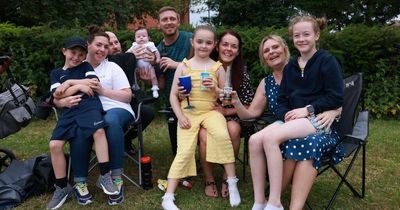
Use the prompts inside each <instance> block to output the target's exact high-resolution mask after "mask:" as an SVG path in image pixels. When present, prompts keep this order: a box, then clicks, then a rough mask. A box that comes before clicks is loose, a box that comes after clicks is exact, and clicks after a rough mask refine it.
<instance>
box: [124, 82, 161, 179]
mask: <svg viewBox="0 0 400 210" xmlns="http://www.w3.org/2000/svg"><path fill="white" fill-rule="evenodd" d="M132 93H133V95H134V98H135V101H136V103H137V106H136V107H137V109H136V110H134V111H135V113H136V116H135V120H134V121H133V122H132V123H131V124H130V125H129V127H128V128H127V129H126V131H125V134H127V133H128V132H129V131H130V130H132V129H134V132H137V140H138V143H137V144H138V145H137V152H136V154H130V153H128V152H126V151H125V156H126V157H127V158H128V159H130V160H132V161H133V162H134V163H135V164H137V167H138V170H137V171H138V181H134V180H133V178H131V177H129V176H127V175H126V174H125V173H124V174H122V176H123V177H124V178H125V179H127V180H128V181H129V182H131V183H132V184H134V185H136V186H138V187H142V186H143V177H142V173H141V172H142V163H141V161H140V158H141V157H142V156H143V154H144V144H143V130H142V128H143V127H142V121H141V119H142V118H141V115H140V113H141V112H140V110H141V108H142V105H144V104H151V103H154V102H156V101H157V99H156V98H153V97H148V96H147V95H146V94H145V92H144V91H142V90H141V89H140V88H138V86H132ZM126 140H128V139H126ZM130 141H131V142H130V143H132V144H133V142H132V139H130ZM135 156H136V157H135Z"/></svg>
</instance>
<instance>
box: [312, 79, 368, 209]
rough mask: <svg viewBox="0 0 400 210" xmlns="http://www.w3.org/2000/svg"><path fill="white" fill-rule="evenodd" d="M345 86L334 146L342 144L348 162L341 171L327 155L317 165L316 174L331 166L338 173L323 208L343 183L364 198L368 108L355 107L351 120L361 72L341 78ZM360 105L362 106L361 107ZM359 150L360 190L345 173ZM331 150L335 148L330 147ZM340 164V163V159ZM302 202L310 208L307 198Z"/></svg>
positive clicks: (361, 81) (360, 80)
mask: <svg viewBox="0 0 400 210" xmlns="http://www.w3.org/2000/svg"><path fill="white" fill-rule="evenodd" d="M344 82H345V90H344V103H343V110H342V115H341V118H340V121H339V129H338V133H339V135H340V141H339V142H338V143H337V145H336V146H339V144H342V145H343V146H344V149H345V158H351V160H350V163H348V165H347V166H346V169H345V172H344V173H343V174H342V173H341V172H340V171H339V170H338V169H337V168H336V166H335V165H333V161H332V160H330V158H329V157H328V156H326V157H324V161H323V162H324V165H323V167H321V168H320V170H319V172H318V176H319V175H321V174H322V173H324V172H325V171H327V170H328V169H332V170H333V171H334V172H335V173H336V174H337V175H338V176H339V177H340V182H339V184H338V186H337V187H336V190H335V192H334V194H333V196H332V198H331V199H330V201H329V203H328V206H327V207H326V209H331V207H332V205H333V203H334V201H335V200H336V197H337V195H338V193H339V190H340V189H341V187H342V185H343V184H346V186H348V187H349V189H350V190H351V191H352V192H353V194H354V195H355V196H357V197H359V198H364V196H365V167H366V163H365V162H366V151H365V146H366V144H367V137H368V129H369V128H368V123H369V116H368V111H363V110H361V111H359V112H358V114H357V119H356V120H355V117H356V113H357V107H358V104H359V102H360V99H361V98H362V97H361V96H362V89H363V77H362V74H361V73H357V74H355V75H352V76H350V77H348V78H346V79H345V80H344ZM363 108H364V107H362V109H363ZM360 150H361V151H362V165H361V192H359V191H357V190H356V189H355V187H354V186H353V185H351V184H350V182H349V180H347V177H348V175H349V173H350V171H351V169H352V168H353V165H354V162H355V160H356V159H357V157H358V154H359V152H360ZM331 151H332V152H334V151H335V149H332V150H331ZM342 164H344V163H342ZM306 205H307V206H308V208H309V209H312V208H311V206H310V204H309V203H308V202H307V203H306Z"/></svg>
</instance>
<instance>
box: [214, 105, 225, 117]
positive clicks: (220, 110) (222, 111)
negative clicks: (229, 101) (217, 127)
mask: <svg viewBox="0 0 400 210" xmlns="http://www.w3.org/2000/svg"><path fill="white" fill-rule="evenodd" d="M213 109H214V110H215V111H218V112H220V113H221V114H222V115H224V116H225V115H226V114H227V113H226V109H225V108H224V107H222V105H221V104H219V103H214V107H213Z"/></svg>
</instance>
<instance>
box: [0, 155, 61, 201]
mask: <svg viewBox="0 0 400 210" xmlns="http://www.w3.org/2000/svg"><path fill="white" fill-rule="evenodd" d="M54 180H55V177H54V172H53V167H52V165H51V160H50V156H48V155H39V156H37V157H33V158H30V159H27V160H13V161H12V162H11V163H10V165H9V166H8V167H7V168H6V170H5V171H4V172H3V173H0V209H9V208H13V207H15V206H18V205H20V204H21V203H22V202H24V201H25V200H26V199H27V198H29V197H30V196H34V195H41V194H43V193H45V192H49V191H51V190H54V187H53V185H54Z"/></svg>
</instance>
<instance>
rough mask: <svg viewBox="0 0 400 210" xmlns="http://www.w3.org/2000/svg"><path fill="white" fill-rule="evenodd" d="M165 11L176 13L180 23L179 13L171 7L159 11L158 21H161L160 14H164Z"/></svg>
mask: <svg viewBox="0 0 400 210" xmlns="http://www.w3.org/2000/svg"><path fill="white" fill-rule="evenodd" d="M165 11H172V12H175V14H176V18H178V21H180V15H179V13H178V11H177V10H176V9H175V8H174V7H171V6H165V7H161V8H160V9H159V10H158V20H159V21H160V14H161V13H163V12H165Z"/></svg>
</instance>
